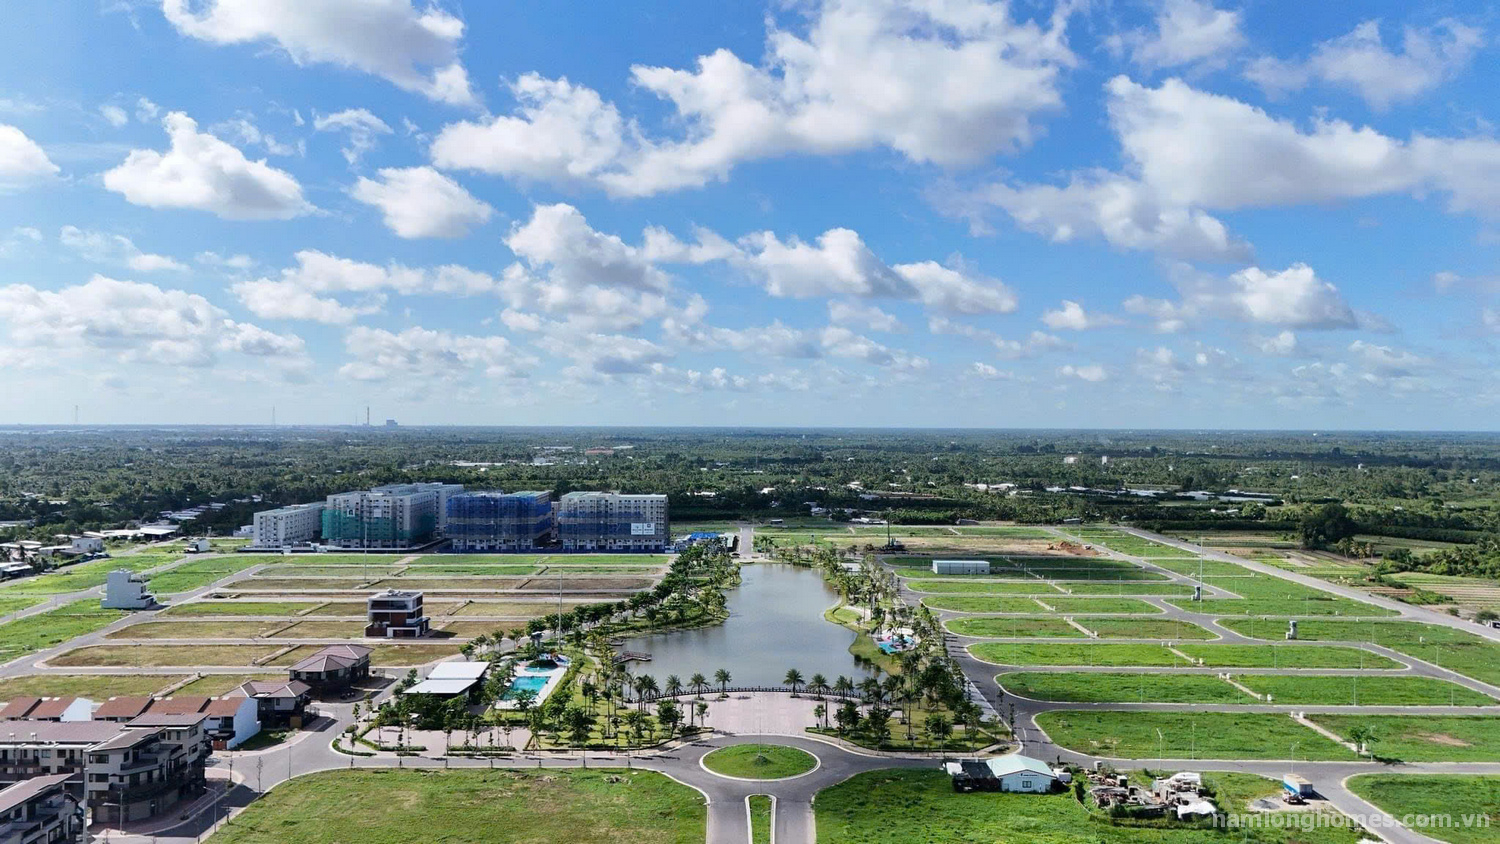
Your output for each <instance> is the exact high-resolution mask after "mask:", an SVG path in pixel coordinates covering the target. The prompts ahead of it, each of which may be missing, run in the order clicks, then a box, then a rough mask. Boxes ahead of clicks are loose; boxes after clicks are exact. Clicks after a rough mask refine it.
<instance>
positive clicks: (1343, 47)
mask: <svg viewBox="0 0 1500 844" xmlns="http://www.w3.org/2000/svg"><path fill="white" fill-rule="evenodd" d="M1484 43H1485V38H1484V33H1483V32H1482V31H1481V30H1479V29H1475V28H1473V27H1470V26H1465V25H1464V24H1462V23H1459V22H1458V21H1455V20H1452V19H1445V20H1442V21H1439V22H1438V23H1437V24H1436V25H1434V26H1432V27H1429V28H1427V29H1418V28H1416V27H1412V26H1408V27H1406V29H1405V31H1404V34H1403V37H1402V44H1401V51H1400V52H1392V51H1391V50H1389V49H1387V48H1386V46H1385V43H1384V41H1382V39H1381V37H1380V22H1379V21H1378V20H1368V21H1365V22H1364V23H1361V24H1359V25H1358V26H1356V27H1355V28H1354V30H1353V31H1352V32H1350V33H1349V34H1347V35H1343V36H1340V37H1338V38H1335V39H1333V40H1331V41H1324V42H1323V43H1321V44H1319V45H1317V47H1316V48H1314V49H1313V53H1312V55H1311V56H1309V57H1308V58H1306V59H1302V60H1281V59H1276V58H1272V57H1269V56H1266V57H1262V58H1260V59H1257V60H1256V61H1254V62H1252V63H1251V64H1250V66H1249V67H1248V68H1246V71H1245V75H1246V76H1247V77H1248V78H1249V79H1250V81H1252V82H1254V83H1256V84H1257V85H1259V86H1261V88H1262V89H1264V90H1265V91H1266V92H1267V93H1268V94H1272V95H1277V94H1283V93H1286V92H1287V91H1295V90H1299V89H1301V88H1303V87H1306V86H1307V85H1308V84H1309V83H1310V82H1313V81H1315V80H1316V81H1321V82H1324V83H1327V84H1330V85H1335V86H1339V87H1343V88H1348V89H1350V90H1353V91H1354V92H1355V93H1357V94H1359V95H1360V96H1361V97H1363V98H1364V100H1365V101H1366V102H1367V103H1369V104H1370V106H1371V107H1373V108H1375V109H1378V110H1384V109H1387V108H1389V107H1390V106H1391V105H1392V104H1395V103H1402V102H1409V101H1411V100H1415V99H1416V98H1417V97H1420V96H1421V95H1422V94H1425V93H1427V92H1428V91H1431V90H1432V89H1434V88H1436V87H1437V86H1438V85H1440V84H1442V83H1443V82H1445V81H1446V80H1448V79H1451V78H1452V77H1454V76H1456V75H1457V74H1458V73H1459V72H1460V71H1462V70H1463V69H1464V68H1465V67H1467V66H1468V64H1469V61H1470V60H1471V59H1472V58H1473V57H1474V54H1475V53H1476V52H1478V50H1479V49H1480V48H1481V47H1482V46H1483V45H1484Z"/></svg>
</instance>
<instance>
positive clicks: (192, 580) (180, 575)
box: [151, 556, 266, 595]
mask: <svg viewBox="0 0 1500 844" xmlns="http://www.w3.org/2000/svg"><path fill="white" fill-rule="evenodd" d="M265 561H266V560H265V558H263V557H239V556H235V557H204V558H202V559H192V560H188V561H187V562H185V563H183V564H182V565H180V566H176V567H174V568H171V569H168V570H167V571H164V572H161V573H160V574H156V575H152V577H151V591H152V592H153V593H155V594H157V595H171V594H173V593H176V592H191V591H193V590H194V589H202V588H203V587H205V586H207V585H209V584H210V583H213V582H214V581H217V580H221V579H223V578H225V577H228V576H229V575H231V574H234V573H236V572H240V571H244V570H245V569H247V568H250V567H251V566H255V565H260V564H261V563H264V562H265Z"/></svg>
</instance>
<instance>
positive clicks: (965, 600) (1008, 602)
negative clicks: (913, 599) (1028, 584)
mask: <svg viewBox="0 0 1500 844" xmlns="http://www.w3.org/2000/svg"><path fill="white" fill-rule="evenodd" d="M922 603H924V604H926V605H927V606H929V607H931V608H933V609H935V610H953V611H954V612H984V613H1012V614H1015V615H1022V614H1030V615H1041V614H1043V613H1045V612H1047V609H1046V608H1045V607H1043V606H1042V605H1041V604H1038V603H1037V602H1036V601H1033V600H1032V599H1030V598H1022V597H1019V596H1004V597H999V596H995V597H991V596H988V595H986V596H979V595H936V596H933V595H929V596H928V597H926V598H923V599H922Z"/></svg>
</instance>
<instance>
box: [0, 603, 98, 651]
mask: <svg viewBox="0 0 1500 844" xmlns="http://www.w3.org/2000/svg"><path fill="white" fill-rule="evenodd" d="M125 615H126V613H124V612H122V611H120V610H106V609H100V608H99V599H98V598H84V599H82V600H78V601H74V602H73V603H71V604H64V605H63V606H60V607H58V608H57V609H55V610H48V611H46V612H43V613H37V614H36V615H32V616H27V617H26V618H21V619H17V620H15V621H10V622H7V623H5V624H0V662H6V661H9V660H12V659H15V658H16V657H18V656H22V655H24V654H29V653H34V652H36V651H40V650H46V649H47V648H50V647H52V646H53V645H60V644H62V643H63V642H66V641H68V640H69V639H72V638H75V637H78V636H82V635H84V634H85V633H92V632H94V631H95V630H98V629H100V628H101V627H107V626H109V625H110V624H113V623H114V622H116V621H119V620H120V619H122V618H124V617H125Z"/></svg>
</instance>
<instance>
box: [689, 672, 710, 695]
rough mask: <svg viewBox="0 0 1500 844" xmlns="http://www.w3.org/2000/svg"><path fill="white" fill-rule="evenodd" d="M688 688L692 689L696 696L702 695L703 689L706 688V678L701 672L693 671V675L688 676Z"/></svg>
mask: <svg viewBox="0 0 1500 844" xmlns="http://www.w3.org/2000/svg"><path fill="white" fill-rule="evenodd" d="M688 688H690V689H692V690H693V693H694V694H696V695H697V696H698V697H703V690H704V689H706V688H708V678H707V677H704V676H703V675H702V674H701V673H698V672H694V673H693V676H691V677H689V678H688Z"/></svg>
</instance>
